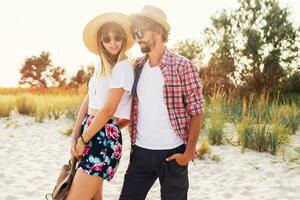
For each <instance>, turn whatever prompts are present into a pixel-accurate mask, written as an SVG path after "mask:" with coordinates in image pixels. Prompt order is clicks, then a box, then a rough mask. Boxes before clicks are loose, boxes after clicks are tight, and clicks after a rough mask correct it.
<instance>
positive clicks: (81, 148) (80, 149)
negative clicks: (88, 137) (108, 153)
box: [75, 138, 85, 159]
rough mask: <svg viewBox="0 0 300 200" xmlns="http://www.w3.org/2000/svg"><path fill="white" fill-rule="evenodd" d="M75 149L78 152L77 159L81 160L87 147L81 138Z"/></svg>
mask: <svg viewBox="0 0 300 200" xmlns="http://www.w3.org/2000/svg"><path fill="white" fill-rule="evenodd" d="M75 148H76V149H75V150H76V158H77V159H80V158H81V157H82V155H83V152H84V149H85V146H84V144H83V141H82V140H81V138H78V140H77V144H76V147H75Z"/></svg>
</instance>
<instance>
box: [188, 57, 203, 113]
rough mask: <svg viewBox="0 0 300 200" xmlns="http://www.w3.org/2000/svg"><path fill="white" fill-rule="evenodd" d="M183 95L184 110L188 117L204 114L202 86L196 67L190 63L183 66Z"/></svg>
mask: <svg viewBox="0 0 300 200" xmlns="http://www.w3.org/2000/svg"><path fill="white" fill-rule="evenodd" d="M183 82H184V83H183V85H184V87H183V94H184V100H185V103H186V109H187V112H188V114H189V115H197V114H201V113H203V112H204V98H203V94H202V84H201V81H200V78H199V74H198V71H197V68H196V66H195V65H194V64H193V63H192V62H191V61H190V62H187V64H186V66H184V72H183Z"/></svg>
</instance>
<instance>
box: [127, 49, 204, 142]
mask: <svg viewBox="0 0 300 200" xmlns="http://www.w3.org/2000/svg"><path fill="white" fill-rule="evenodd" d="M145 59H147V58H146V57H145V56H144V57H142V58H139V59H137V60H136V62H135V64H134V66H135V67H136V66H137V65H138V64H141V63H143V61H144V60H145ZM159 67H160V69H161V71H162V75H163V78H164V82H165V84H164V87H163V94H164V100H165V103H166V106H167V110H168V114H169V117H170V121H171V125H172V127H173V129H174V130H175V133H176V134H177V135H178V136H180V137H181V138H182V140H183V141H184V143H185V144H187V140H188V133H189V123H190V118H191V116H193V115H197V114H200V113H202V112H203V111H204V98H203V96H202V86H201V83H200V78H199V74H198V72H197V68H196V66H195V65H194V64H193V63H192V61H190V60H188V59H187V58H184V57H182V56H179V55H176V54H174V53H172V52H170V51H169V50H168V49H167V48H166V49H165V52H164V54H163V57H162V60H161V63H160V65H159ZM132 103H133V107H132V110H131V118H130V121H131V123H130V134H131V143H132V144H135V142H136V133H137V123H138V117H137V116H138V96H137V95H136V94H135V96H134V97H133V102H132ZM149 106H150V105H149Z"/></svg>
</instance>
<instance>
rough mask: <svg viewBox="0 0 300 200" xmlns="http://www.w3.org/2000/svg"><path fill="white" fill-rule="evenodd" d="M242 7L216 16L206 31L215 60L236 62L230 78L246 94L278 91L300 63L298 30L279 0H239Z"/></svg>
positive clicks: (299, 36)
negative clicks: (289, 72)
mask: <svg viewBox="0 0 300 200" xmlns="http://www.w3.org/2000/svg"><path fill="white" fill-rule="evenodd" d="M239 5H240V6H239V8H238V9H237V10H234V11H232V12H228V11H223V12H222V13H221V15H219V16H218V15H216V16H214V17H213V18H212V26H211V27H209V28H207V29H206V33H208V34H207V36H208V41H209V42H208V44H209V45H210V47H211V48H212V49H214V50H215V51H214V53H213V56H212V59H216V58H218V59H223V60H224V56H225V58H226V59H228V60H231V59H233V62H231V63H232V64H233V66H230V68H231V69H234V70H233V71H230V70H229V71H230V73H229V76H231V79H234V80H235V81H234V83H235V84H236V85H237V86H239V88H240V89H243V91H245V90H248V91H255V92H258V93H259V92H262V91H263V90H264V89H268V90H269V91H270V92H272V91H274V92H275V91H276V90H278V89H279V88H280V85H281V84H282V83H283V80H284V79H285V78H286V77H287V70H288V68H290V67H291V66H293V65H295V63H297V62H299V38H300V34H299V28H295V27H294V26H293V24H292V22H291V21H290V20H289V18H288V17H289V14H290V13H289V11H288V9H287V8H281V7H280V6H279V3H278V1H277V0H240V1H239ZM226 59H225V60H226ZM229 63H230V62H229ZM219 67H220V70H221V69H222V66H219ZM223 69H224V68H223ZM227 72H228V71H227ZM233 75H234V76H233Z"/></svg>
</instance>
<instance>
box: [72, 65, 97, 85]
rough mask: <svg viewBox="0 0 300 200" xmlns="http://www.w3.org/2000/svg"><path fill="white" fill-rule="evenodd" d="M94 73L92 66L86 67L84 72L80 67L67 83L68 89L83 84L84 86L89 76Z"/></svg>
mask: <svg viewBox="0 0 300 200" xmlns="http://www.w3.org/2000/svg"><path fill="white" fill-rule="evenodd" d="M93 73H94V66H93V65H88V66H87V70H84V67H83V66H81V67H80V69H79V70H78V71H77V72H76V75H75V76H73V77H72V78H71V81H70V83H69V86H70V87H79V86H82V85H83V84H86V83H87V82H88V81H89V79H90V78H91V76H92V75H93Z"/></svg>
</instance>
